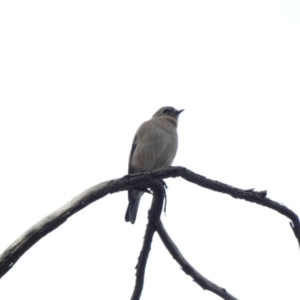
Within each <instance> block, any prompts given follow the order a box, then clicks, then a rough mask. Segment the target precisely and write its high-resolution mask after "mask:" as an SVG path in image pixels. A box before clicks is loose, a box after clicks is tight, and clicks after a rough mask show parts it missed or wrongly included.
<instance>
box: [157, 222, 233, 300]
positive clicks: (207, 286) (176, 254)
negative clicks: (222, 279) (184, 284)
mask: <svg viewBox="0 0 300 300" xmlns="http://www.w3.org/2000/svg"><path fill="white" fill-rule="evenodd" d="M156 230H157V233H158V234H159V236H160V238H161V240H162V241H163V243H164V245H165V246H166V248H167V249H168V250H169V252H170V254H171V255H172V256H173V258H174V259H175V260H176V261H177V262H178V264H179V265H180V266H181V268H182V270H183V271H184V272H185V273H186V274H187V275H190V276H191V277H192V278H193V279H194V280H195V282H196V283H198V285H200V286H201V287H202V288H203V289H204V290H209V291H211V292H213V293H214V294H216V295H218V296H220V297H221V298H223V299H225V300H237V298H235V297H233V296H232V295H230V294H229V293H228V292H227V291H226V290H225V289H224V288H221V287H219V286H217V285H216V284H214V283H213V282H211V281H209V280H208V279H206V278H205V277H204V276H202V275H201V274H200V273H199V272H198V271H197V270H195V269H194V268H193V267H192V265H190V264H189V262H188V261H187V260H186V259H185V258H184V257H183V255H182V254H181V253H180V251H179V249H178V248H177V246H176V245H175V244H174V242H173V241H172V239H171V238H170V236H169V235H168V233H167V231H166V230H165V228H164V225H163V224H162V222H160V223H159V224H158V226H157V229H156Z"/></svg>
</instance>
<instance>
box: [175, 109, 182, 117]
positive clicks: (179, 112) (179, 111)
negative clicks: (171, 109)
mask: <svg viewBox="0 0 300 300" xmlns="http://www.w3.org/2000/svg"><path fill="white" fill-rule="evenodd" d="M183 111H184V109H181V110H177V112H176V113H177V116H178V115H180V114H181V113H182V112H183Z"/></svg>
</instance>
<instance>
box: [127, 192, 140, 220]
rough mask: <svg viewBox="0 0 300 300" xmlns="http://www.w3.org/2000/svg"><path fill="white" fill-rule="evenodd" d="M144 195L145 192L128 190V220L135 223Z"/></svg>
mask: <svg viewBox="0 0 300 300" xmlns="http://www.w3.org/2000/svg"><path fill="white" fill-rule="evenodd" d="M142 195H143V192H137V191H128V200H129V203H128V206H127V210H126V214H125V221H126V222H131V223H132V224H134V222H135V219H136V215H137V211H138V208H139V204H140V199H141V197H142Z"/></svg>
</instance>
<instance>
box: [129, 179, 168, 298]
mask: <svg viewBox="0 0 300 300" xmlns="http://www.w3.org/2000/svg"><path fill="white" fill-rule="evenodd" d="M150 183H151V185H149V187H150V188H151V190H152V191H153V201H152V205H151V208H150V210H149V213H148V224H147V228H146V232H145V236H144V243H143V247H142V250H141V253H140V256H139V259H138V264H137V266H136V269H137V271H136V280H135V287H134V291H133V294H132V296H131V300H139V299H140V297H141V294H142V290H143V286H144V276H145V269H146V264H147V260H148V256H149V253H150V250H151V243H152V239H153V235H154V233H155V231H156V224H157V223H159V221H160V215H161V211H162V207H163V201H164V196H165V189H164V187H163V185H162V183H161V182H160V181H159V180H153V181H152V182H150Z"/></svg>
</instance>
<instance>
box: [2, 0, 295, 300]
mask: <svg viewBox="0 0 300 300" xmlns="http://www.w3.org/2000/svg"><path fill="white" fill-rule="evenodd" d="M0 43H1V46H0V84H1V88H0V100H1V108H0V130H1V148H0V151H1V155H0V180H1V185H0V252H2V251H3V250H4V249H5V248H6V247H8V246H9V245H10V244H11V243H12V242H13V241H14V240H15V239H16V238H18V236H20V235H21V234H22V233H23V232H24V231H25V230H26V229H28V228H29V227H30V226H32V225H33V224H35V223H36V222H37V221H39V220H40V219H41V218H43V217H44V216H46V215H48V214H49V213H51V212H52V211H53V210H55V209H57V208H58V207H60V206H62V205H63V204H65V203H66V202H67V201H69V200H71V199H72V198H73V197H75V196H76V195H77V194H79V193H80V192H82V191H83V190H85V189H87V188H89V187H90V186H92V185H94V184H97V183H100V182H102V181H105V180H108V179H113V178H118V177H121V176H123V175H125V174H126V172H127V163H128V156H129V151H130V147H131V143H132V139H133V136H134V134H135V131H136V129H137V128H138V126H139V125H140V123H141V122H143V121H145V120H147V119H149V118H150V117H151V116H152V115H153V113H154V112H155V111H156V110H157V109H158V108H160V107H161V106H165V105H171V106H174V107H175V108H177V109H182V108H184V109H185V111H184V112H183V113H182V114H181V115H180V120H179V127H178V133H179V149H178V153H177V157H176V159H175V161H174V165H180V166H185V167H187V168H190V169H191V170H193V171H194V172H196V173H199V174H201V175H204V176H207V177H209V178H212V179H215V180H219V181H223V182H225V183H227V184H230V185H233V186H236V187H239V188H245V189H249V188H255V189H257V190H265V189H266V190H268V196H269V197H270V198H271V199H273V200H275V201H278V202H280V203H283V204H285V205H286V206H288V207H289V208H291V209H293V210H294V211H295V212H296V213H298V214H300V191H299V170H300V159H299V153H300V145H299V129H300V119H299V106H300V4H299V1H292V0H282V1H271V0H270V1H266V0H259V1H231V0H229V1H162V0H160V1H147V2H146V1H63V0H60V1H51V2H49V1H1V3H0ZM167 183H168V186H169V190H168V207H167V215H166V216H163V217H162V220H163V222H164V224H165V227H166V229H167V230H168V231H169V233H170V235H171V237H172V238H173V239H174V241H175V243H176V244H177V246H178V247H179V249H180V250H181V251H182V253H183V255H185V257H186V258H187V259H188V261H189V262H190V263H192V264H193V265H194V266H195V267H196V268H197V270H198V271H199V272H200V273H201V274H203V275H204V276H206V277H207V278H208V279H210V280H212V281H213V282H215V283H216V284H218V285H220V286H222V287H224V288H226V289H227V290H228V291H229V292H230V293H231V294H233V295H234V296H236V297H237V298H238V299H243V300H253V299H255V300H265V299H272V300H282V299H288V300H299V299H300V286H299V282H300V252H299V247H298V244H297V241H296V239H295V238H294V236H293V232H292V230H291V229H290V226H289V220H288V219H286V218H285V217H283V216H281V215H278V214H277V213H275V212H273V211H270V210H269V209H266V208H263V207H260V206H258V205H255V204H251V203H246V202H245V201H241V200H235V199H233V198H231V197H229V196H226V195H222V194H217V193H214V192H211V191H208V190H204V189H201V188H199V187H196V186H193V185H192V184H189V183H187V182H185V181H184V180H183V179H180V178H177V179H169V180H167ZM150 199H151V198H150V197H149V196H147V195H146V196H144V197H143V201H142V205H141V207H140V210H139V213H138V218H137V222H136V224H135V225H134V226H132V225H131V224H128V223H125V221H124V214H125V210H126V206H127V194H126V193H125V192H123V193H118V194H114V195H110V196H108V197H106V198H103V199H101V200H100V201H98V202H96V203H94V204H92V205H90V206H89V207H87V208H86V209H84V210H83V211H81V212H79V213H78V214H76V215H75V216H73V217H72V218H70V219H69V220H68V221H67V222H66V223H65V224H64V225H62V226H61V227H60V228H59V229H57V230H55V231H54V232H52V233H51V234H49V235H48V236H46V237H45V238H43V239H42V240H41V241H40V242H38V243H37V244H36V245H35V246H34V247H33V248H31V249H30V250H29V251H28V252H27V253H26V254H25V255H24V256H23V257H22V258H21V259H20V260H19V261H18V263H17V264H16V265H15V266H14V267H13V268H12V270H11V271H10V272H8V273H7V274H6V275H5V276H4V277H3V278H2V279H1V281H0V299H3V300H15V299H31V300H37V299H38V300H40V299H44V300H48V299H49V300H50V299H89V300H90V299H91V300H92V299H130V295H131V292H132V289H133V284H134V279H135V276H134V275H135V270H134V267H135V265H136V262H137V257H138V255H139V251H140V248H141V245H142V241H143V234H144V229H145V224H146V218H147V210H148V208H149V205H150ZM142 299H143V300H150V299H152V300H153V299H191V300H193V299H202V300H216V299H220V298H219V297H217V296H215V295H213V294H211V293H210V292H208V291H203V290H202V289H201V288H200V287H198V286H197V285H196V284H195V283H194V282H193V281H192V280H191V278H190V277H188V276H186V275H185V274H184V273H183V272H182V271H181V270H180V268H179V266H178V265H177V263H176V262H175V261H174V260H173V258H171V256H170V255H169V254H168V252H167V251H166V249H165V248H164V247H163V246H162V243H161V242H160V240H159V238H158V237H157V236H156V237H155V239H154V243H153V246H152V250H151V253H150V259H149V263H148V266H147V270H146V278H145V287H144V291H143V294H142Z"/></svg>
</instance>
